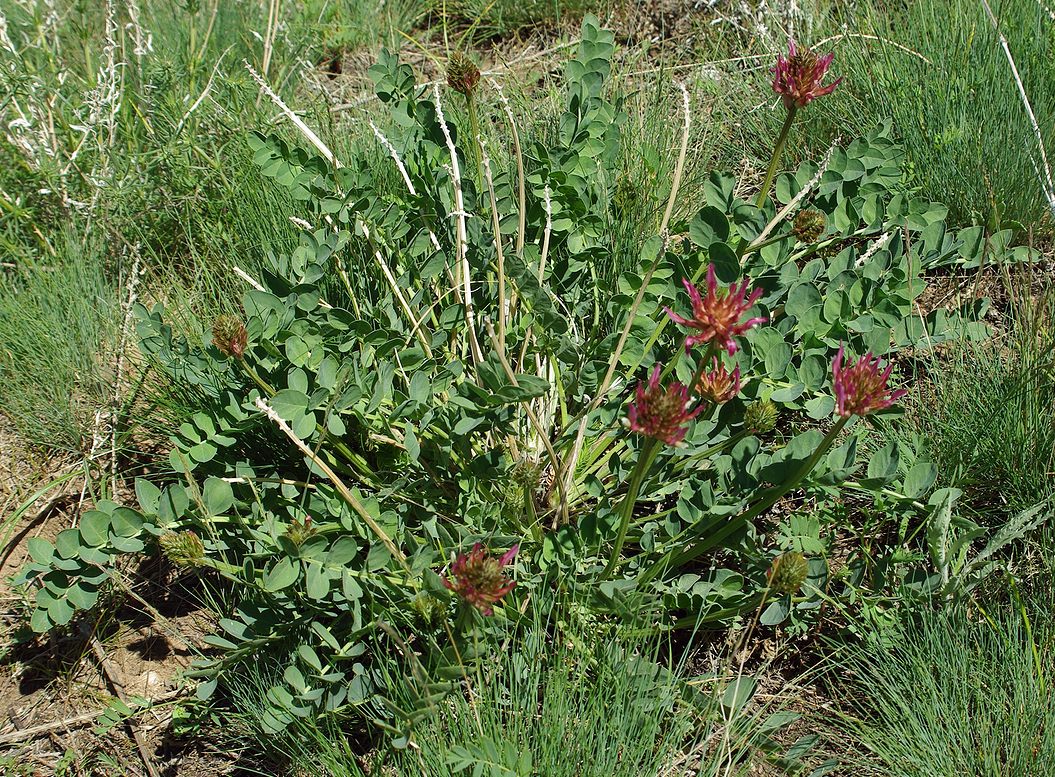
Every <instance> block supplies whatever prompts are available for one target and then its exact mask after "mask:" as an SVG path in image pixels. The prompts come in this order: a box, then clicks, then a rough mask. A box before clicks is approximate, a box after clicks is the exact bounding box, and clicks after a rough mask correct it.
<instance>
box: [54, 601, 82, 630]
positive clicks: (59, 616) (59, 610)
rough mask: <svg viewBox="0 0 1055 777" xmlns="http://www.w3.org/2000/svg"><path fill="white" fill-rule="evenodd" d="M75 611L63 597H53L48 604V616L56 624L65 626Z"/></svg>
mask: <svg viewBox="0 0 1055 777" xmlns="http://www.w3.org/2000/svg"><path fill="white" fill-rule="evenodd" d="M75 612H76V610H74V609H73V606H72V605H71V604H70V603H69V602H68V601H66V600H65V599H55V600H54V601H52V603H51V604H49V605H48V618H49V619H50V620H51V622H52V623H54V624H55V625H56V626H65V625H66V624H67V623H69V622H70V619H71V618H73V614H74V613H75Z"/></svg>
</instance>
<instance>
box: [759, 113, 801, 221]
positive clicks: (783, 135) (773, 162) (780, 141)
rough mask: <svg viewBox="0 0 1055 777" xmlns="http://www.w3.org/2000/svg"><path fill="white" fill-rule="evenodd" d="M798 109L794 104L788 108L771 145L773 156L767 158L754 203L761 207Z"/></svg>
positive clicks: (767, 193) (775, 172)
mask: <svg viewBox="0 0 1055 777" xmlns="http://www.w3.org/2000/svg"><path fill="white" fill-rule="evenodd" d="M797 112H798V109H797V108H796V107H795V106H791V107H790V108H788V115H787V117H785V119H784V126H783V127H781V128H780V135H778V136H777V144H776V145H775V146H773V156H772V157H771V158H770V160H769V169H768V170H766V180H765V181H763V182H762V191H760V192H759V193H758V199H757V200H756V201H755V205H756V206H757V207H759V208H761V207H762V206H763V205H764V204H765V202H766V197H768V196H769V190H770V188H772V186H773V179H774V178H775V177H776V175H777V166H778V165H779V164H780V157H781V156H782V155H783V154H784V144H785V143H786V142H787V140H788V132H790V131H791V124H792V122H794V121H795V114H796V113H797Z"/></svg>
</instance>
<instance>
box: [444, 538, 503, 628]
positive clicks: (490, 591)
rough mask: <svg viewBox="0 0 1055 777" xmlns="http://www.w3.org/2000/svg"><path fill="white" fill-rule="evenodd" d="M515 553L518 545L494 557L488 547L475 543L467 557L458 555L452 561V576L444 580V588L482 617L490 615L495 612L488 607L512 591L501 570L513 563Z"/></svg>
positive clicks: (464, 554)
mask: <svg viewBox="0 0 1055 777" xmlns="http://www.w3.org/2000/svg"><path fill="white" fill-rule="evenodd" d="M518 550H520V545H519V544H517V545H514V546H513V547H511V548H510V549H509V550H507V551H506V552H505V553H503V554H502V556H501V557H500V558H495V557H494V556H492V555H491V552H490V551H489V550H488V549H487V548H485V547H484V546H483V545H481V544H480V543H479V542H477V543H476V544H475V545H473V549H472V550H471V551H469V553H468V554H466V553H461V554H459V555H458V558H456V559H455V560H454V563H453V564H451V569H450V574H451V577H445V578H444V579H443V585H445V586H446V587H447V588H449V589H450V590H451V591H454V592H455V593H456V594H458V596H460V597H461V598H462V599H464V600H465V601H466V602H468V603H469V604H471V605H473V606H474V607H476V608H477V609H478V610H479V611H480V612H482V613H483V614H484V615H491V614H493V613H494V609H493V608H492V607H491V605H493V604H494V603H495V602H497V601H498V600H499V599H501V598H502V597H503V596H505V595H506V594H507V593H509V592H510V591H512V590H513V586H515V585H516V582H515V581H513V580H510V579H509V578H507V577H506V576H505V573H504V572H503V571H502V570H503V568H504V567H505V566H506V564H508V563H509V562H510V561H512V560H513V557H514V556H515V555H516V554H517V551H518ZM452 578H453V579H452Z"/></svg>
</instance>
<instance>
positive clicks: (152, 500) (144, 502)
mask: <svg viewBox="0 0 1055 777" xmlns="http://www.w3.org/2000/svg"><path fill="white" fill-rule="evenodd" d="M136 499H138V500H139V506H140V507H141V508H142V509H143V512H145V513H146V514H148V515H154V514H156V513H157V511H158V505H159V504H160V502H161V489H160V488H158V487H157V486H155V485H154V484H153V483H151V482H150V481H149V480H144V479H143V478H136Z"/></svg>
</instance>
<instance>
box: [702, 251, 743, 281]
mask: <svg viewBox="0 0 1055 777" xmlns="http://www.w3.org/2000/svg"><path fill="white" fill-rule="evenodd" d="M708 255H709V256H710V260H711V264H713V265H714V274H715V276H716V277H717V278H718V280H719V281H721V282H722V283H732V282H733V281H735V280H738V279H739V278H740V260H739V259H738V258H737V256H736V252H735V251H733V249H732V248H730V247H729V245H728V244H727V243H711V247H710V249H709V251H708Z"/></svg>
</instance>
